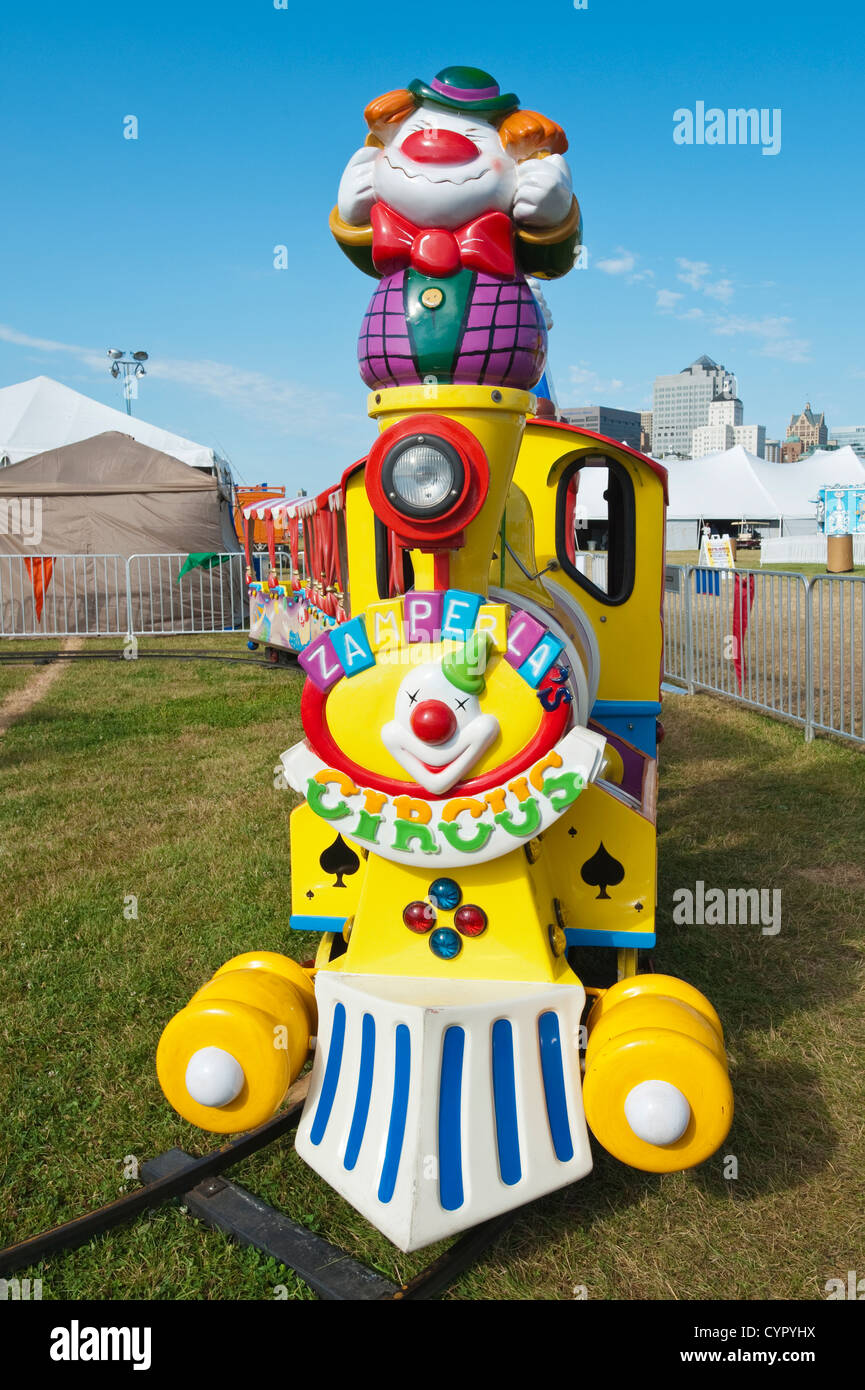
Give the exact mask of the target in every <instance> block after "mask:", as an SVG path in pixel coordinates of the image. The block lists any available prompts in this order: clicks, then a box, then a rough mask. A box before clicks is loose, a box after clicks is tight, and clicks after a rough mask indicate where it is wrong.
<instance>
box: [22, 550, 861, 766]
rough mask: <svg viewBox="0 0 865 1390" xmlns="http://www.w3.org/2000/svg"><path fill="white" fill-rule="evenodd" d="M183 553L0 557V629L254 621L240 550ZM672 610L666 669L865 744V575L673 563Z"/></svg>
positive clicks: (180, 627)
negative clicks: (205, 560) (206, 558)
mask: <svg viewBox="0 0 865 1390" xmlns="http://www.w3.org/2000/svg"><path fill="white" fill-rule="evenodd" d="M186 558H187V557H186V556H185V555H181V554H174V555H132V556H130V557H129V559H128V560H127V559H125V558H124V557H123V556H120V555H52V556H42V555H34V556H27V557H25V556H20V555H3V556H0V637H67V636H83V637H103V636H104V637H117V636H125V635H127V634H131V635H137V636H144V635H148V636H149V635H160V634H161V635H171V634H180V633H185V634H195V633H215V632H229V631H235V632H243V631H247V630H248V628H249V608H248V602H247V595H246V582H245V559H244V556H243V555H242V554H240V553H237V552H226V553H224V554H222V555H220V556H219V557H218V560H219V563H216V564H214V565H213V566H211V567H209V568H195V569H192V570H190V571H189V572H188V573H187V574H185V575H184V576H183V577H182V578H179V575H180V570H181V568H182V566H183V563H184V561H185V560H186ZM605 564H606V555H604V554H602V553H597V554H592V556H591V559H589V558H588V556H587V557H586V564H585V570H586V572H587V577H589V578H592V579H593V580H594V582H596V583H597V582H599V581H600V582H601V583H603V581H604V578H605V574H604V571H603V566H604V565H605ZM664 620H665V621H664V668H665V676H666V679H667V680H669V681H673V682H677V683H678V684H680V685H683V686H684V687H685V688H686V689H687V690H688V691H689V692H690V693H692V694H693V692H694V691H696V690H704V691H710V692H713V693H716V694H719V695H724V696H726V697H728V698H729V699H732V700H735V701H737V702H738V703H739V704H742V705H745V706H748V707H749V708H751V709H757V710H761V711H763V712H764V713H766V714H771V715H775V716H778V717H782V718H785V719H789V720H792V721H793V722H794V723H796V724H798V725H800V726H801V727H802V728H803V729H804V732H805V738H806V739H809V740H810V739H812V738H813V737H814V734H815V732H816V733H831V734H837V735H838V736H840V737H841V738H845V739H849V740H851V741H852V742H854V743H859V744H865V577H863V576H860V575H834V574H825V575H823V574H821V575H817V576H815V577H814V578H809V577H808V576H806V575H802V574H796V573H793V572H791V571H784V570H781V571H779V570H773V571H767V570H735V569H718V570H714V569H706V568H704V567H702V566H700V565H668V566H667V569H666V576H665V594H664Z"/></svg>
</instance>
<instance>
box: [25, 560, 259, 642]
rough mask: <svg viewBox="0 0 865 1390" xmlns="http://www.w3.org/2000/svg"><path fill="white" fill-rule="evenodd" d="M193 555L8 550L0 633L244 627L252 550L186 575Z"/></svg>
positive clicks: (117, 632)
mask: <svg viewBox="0 0 865 1390" xmlns="http://www.w3.org/2000/svg"><path fill="white" fill-rule="evenodd" d="M186 559H187V556H186V555H181V554H175V555H132V556H130V557H129V559H126V558H125V556H122V555H32V556H30V555H28V556H26V557H25V556H23V555H0V637H72V636H77V637H117V636H125V635H127V634H131V635H132V634H134V635H140V636H143V635H155V634H164V635H170V634H172V633H207V632H227V631H243V630H246V629H247V628H248V626H249V611H248V603H247V597H246V580H245V568H246V562H245V559H244V556H243V555H242V554H240V553H237V552H225V553H224V554H221V555H219V556H218V557H217V563H215V564H214V565H213V566H212V567H210V568H204V569H202V568H195V569H192V570H190V571H189V572H188V573H187V574H185V575H183V577H182V578H181V577H180V570H181V569H182V567H183V564H184V562H185V560H186Z"/></svg>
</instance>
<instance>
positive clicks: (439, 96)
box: [408, 67, 520, 117]
mask: <svg viewBox="0 0 865 1390" xmlns="http://www.w3.org/2000/svg"><path fill="white" fill-rule="evenodd" d="M408 89H409V91H410V92H411V94H412V96H414V97H416V98H417V99H418V101H432V102H435V104H436V105H437V106H445V107H447V108H448V110H450V111H472V112H474V113H475V114H476V115H478V116H485V117H490V116H506V115H507V114H508V112H509V111H516V109H517V107H518V106H519V104H520V101H519V97H517V96H515V95H514V93H513V92H505V93H502V92H500V91H499V84H498V82H496V80H495V78H494V77H491V76H490V74H489V73H488V72H484V70H483V68H463V67H450V68H442V70H441V72H439V73H436V75H435V77H434V78H433V80H432V82H430V83H426V82H423V81H422V80H421V79H420V78H419V77H416V78H415V79H414V81H413V82H409V84H408Z"/></svg>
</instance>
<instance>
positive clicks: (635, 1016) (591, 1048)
mask: <svg viewBox="0 0 865 1390" xmlns="http://www.w3.org/2000/svg"><path fill="white" fill-rule="evenodd" d="M652 1028H664V1029H666V1030H667V1031H669V1032H671V1033H686V1034H687V1035H688V1037H690V1038H695V1039H696V1041H697V1042H701V1043H702V1044H703V1046H704V1047H708V1049H709V1051H710V1052H714V1054H715V1056H716V1057H717V1058H718V1061H719V1062H720V1063H721V1065H722V1066H723V1067H724V1070H725V1071H726V1069H727V1054H726V1052H725V1051H724V1044H723V1043H722V1041H721V1039H720V1038H719V1037H718V1034H717V1031H716V1030H715V1029H714V1028H713V1027H712V1025H711V1023H709V1022H708V1020H707V1019H705V1018H704V1017H703V1015H702V1014H700V1013H698V1012H697V1010H696V1009H694V1008H692V1007H691V1005H690V1004H685V1003H683V1002H682V1000H681V999H671V998H670V997H669V996H668V995H663V994H636V995H634V994H632V995H629V996H627V997H626V998H624V999H622V1000H621V1002H620V1003H618V1004H616V1005H615V1006H614V1007H613V1008H611V1009H607V1010H606V1012H605V1013H603V1014H602V1015H601V1017H600V1018H597V1019H596V1020H595V1022H594V1023H593V1024H592V1023H590V1025H589V1040H588V1046H587V1047H586V1066H587V1067H588V1066H590V1065H591V1062H592V1059H593V1058H594V1057H596V1056H597V1054H598V1052H599V1051H600V1050H601V1048H602V1047H606V1045H607V1043H608V1042H609V1041H610V1040H611V1039H612V1038H614V1037H617V1036H618V1035H620V1034H622V1033H636V1032H640V1033H645V1032H648V1031H649V1030H650V1029H652Z"/></svg>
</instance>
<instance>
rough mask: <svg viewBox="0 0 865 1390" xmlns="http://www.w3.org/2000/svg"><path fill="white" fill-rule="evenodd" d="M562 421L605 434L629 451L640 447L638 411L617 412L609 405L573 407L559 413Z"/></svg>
mask: <svg viewBox="0 0 865 1390" xmlns="http://www.w3.org/2000/svg"><path fill="white" fill-rule="evenodd" d="M561 416H562V419H563V420H567V422H568V424H569V425H580V426H581V427H582V428H583V429H586V430H594V431H595V433H596V434H605V435H607V436H608V437H609V438H610V439H615V440H616V442H617V443H619V444H627V445H628V446H629V447H630V448H631V449H639V447H640V419H641V417H640V412H639V411H638V410H617V409H616V408H615V407H614V406H609V405H586V406H579V407H573V408H572V409H568V410H563V411H562V412H561Z"/></svg>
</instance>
